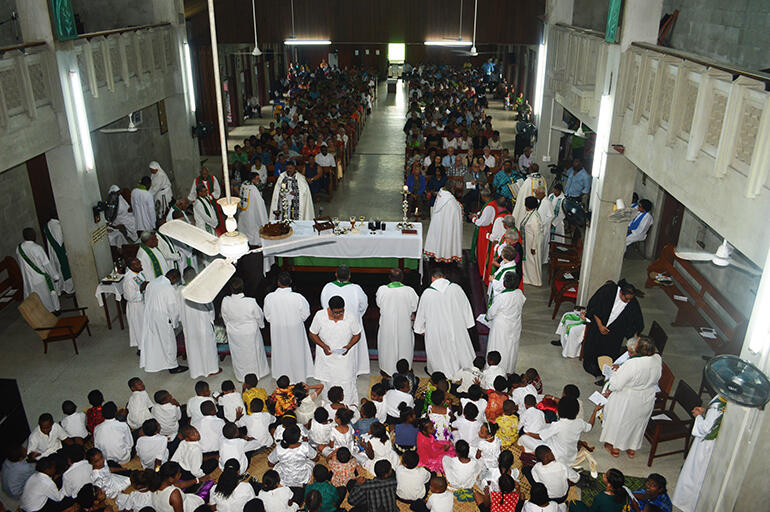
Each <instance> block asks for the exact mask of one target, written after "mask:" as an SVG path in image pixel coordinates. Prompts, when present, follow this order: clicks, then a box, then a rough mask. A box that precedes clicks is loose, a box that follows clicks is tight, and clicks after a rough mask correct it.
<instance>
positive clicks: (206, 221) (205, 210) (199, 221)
mask: <svg viewBox="0 0 770 512" xmlns="http://www.w3.org/2000/svg"><path fill="white" fill-rule="evenodd" d="M193 216H194V217H195V225H196V226H197V227H199V228H201V229H203V230H205V231H206V232H208V233H210V234H212V235H215V234H216V230H217V226H219V217H217V209H216V204H214V201H213V200H212V199H211V197H209V195H208V191H207V190H206V187H204V186H202V185H201V186H200V187H198V198H197V199H196V200H195V202H194V203H193Z"/></svg>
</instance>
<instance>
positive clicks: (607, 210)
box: [578, 154, 641, 305]
mask: <svg viewBox="0 0 770 512" xmlns="http://www.w3.org/2000/svg"><path fill="white" fill-rule="evenodd" d="M605 173H606V175H609V176H611V177H610V178H605V179H604V180H602V181H603V182H604V183H603V186H601V187H599V186H598V185H597V184H596V182H597V181H598V180H594V182H595V183H594V189H593V190H592V191H591V226H590V228H589V229H588V231H587V232H586V234H585V239H584V246H583V260H582V265H581V268H580V290H579V291H578V303H579V304H582V305H585V304H587V303H588V299H589V298H590V297H591V295H593V293H594V292H595V291H596V290H597V288H599V287H600V286H601V285H603V284H604V283H605V282H607V281H610V280H612V281H617V280H618V278H619V277H620V269H621V267H622V265H623V254H624V253H625V248H626V229H627V228H628V224H627V223H625V222H613V221H611V220H609V216H610V214H611V213H612V209H613V206H614V204H615V200H616V199H618V198H621V199H623V200H624V201H625V202H626V204H627V205H629V204H631V201H630V200H631V194H632V193H633V192H634V185H635V183H636V173H637V168H636V166H635V165H634V164H632V163H631V161H630V160H629V159H628V158H626V157H625V156H623V155H620V154H608V155H607V168H606V170H605ZM635 284H636V285H638V286H641V283H635Z"/></svg>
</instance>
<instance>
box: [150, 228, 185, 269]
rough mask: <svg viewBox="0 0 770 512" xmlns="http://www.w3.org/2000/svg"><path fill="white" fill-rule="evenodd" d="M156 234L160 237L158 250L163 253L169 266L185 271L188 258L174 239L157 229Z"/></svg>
mask: <svg viewBox="0 0 770 512" xmlns="http://www.w3.org/2000/svg"><path fill="white" fill-rule="evenodd" d="M155 236H156V237H157V239H158V250H159V251H160V253H161V254H162V255H163V258H164V259H165V260H166V264H167V265H168V266H169V268H175V269H177V270H178V271H180V272H184V269H185V268H187V266H186V265H185V263H186V258H185V257H184V256H183V255H182V253H181V251H179V249H178V248H177V246H176V244H175V243H174V241H173V239H172V238H171V237H168V236H166V235H164V234H163V233H161V232H160V231H157V232H156V233H155Z"/></svg>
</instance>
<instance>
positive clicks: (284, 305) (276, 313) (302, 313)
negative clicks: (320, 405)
mask: <svg viewBox="0 0 770 512" xmlns="http://www.w3.org/2000/svg"><path fill="white" fill-rule="evenodd" d="M309 316H310V304H308V302H307V300H306V299H305V297H303V296H302V295H300V294H299V293H296V292H293V291H292V289H291V288H278V289H277V290H275V291H274V292H271V293H268V294H267V295H266V296H265V320H267V321H268V322H269V323H270V346H271V353H270V365H271V367H272V372H273V376H274V377H275V378H278V377H280V376H281V375H288V377H289V380H291V382H304V381H305V380H307V378H308V377H310V376H311V375H313V358H312V356H311V355H310V345H309V344H308V339H307V330H306V329H305V320H307V318H308V317H309Z"/></svg>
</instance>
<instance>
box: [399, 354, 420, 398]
mask: <svg viewBox="0 0 770 512" xmlns="http://www.w3.org/2000/svg"><path fill="white" fill-rule="evenodd" d="M392 377H393V380H392V382H394V383H395V379H396V377H404V378H405V379H406V380H407V382H408V383H409V391H408V393H409V394H410V395H412V397H414V395H415V393H416V392H417V385H418V384H419V383H420V379H418V378H417V376H416V375H415V374H414V372H413V371H412V369H411V368H409V361H407V360H406V359H399V360H398V361H397V362H396V373H394V374H393V375H392ZM394 386H395V384H394Z"/></svg>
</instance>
